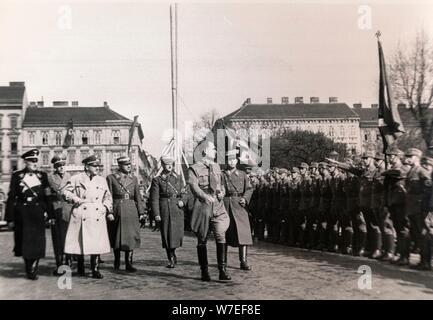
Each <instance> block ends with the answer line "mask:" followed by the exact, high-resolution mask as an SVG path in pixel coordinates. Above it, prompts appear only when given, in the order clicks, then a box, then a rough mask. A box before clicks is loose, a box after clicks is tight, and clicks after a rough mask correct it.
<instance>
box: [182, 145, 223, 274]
mask: <svg viewBox="0 0 433 320" xmlns="http://www.w3.org/2000/svg"><path fill="white" fill-rule="evenodd" d="M197 148H199V149H198V150H199V151H201V154H199V155H198V156H199V159H198V161H197V160H196V161H197V162H196V163H195V164H193V165H192V166H190V167H189V169H188V184H189V185H190V187H191V191H192V192H193V194H194V196H195V200H194V208H193V211H192V214H191V230H192V231H193V232H194V233H195V234H196V236H197V240H198V244H197V255H198V261H199V264H200V269H201V280H202V281H210V280H211V278H210V276H209V271H208V260H207V246H206V244H207V236H208V232H209V230H211V231H212V232H213V234H214V237H215V241H216V247H217V261H218V269H219V279H220V280H223V281H225V280H231V277H230V275H229V274H228V273H227V269H226V266H227V247H226V238H225V234H226V231H227V229H228V227H229V225H230V218H229V215H228V214H227V211H226V209H225V206H224V202H223V199H224V193H225V190H224V185H223V184H222V173H221V169H220V166H219V164H217V163H215V162H214V159H215V156H216V149H215V145H214V143H213V142H212V141H210V140H204V141H203V142H201V143H200V144H199V145H198V146H197ZM196 159H197V158H196Z"/></svg>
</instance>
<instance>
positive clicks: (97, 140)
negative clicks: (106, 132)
mask: <svg viewBox="0 0 433 320" xmlns="http://www.w3.org/2000/svg"><path fill="white" fill-rule="evenodd" d="M94 135H95V144H101V135H102V131H101V130H96V131H95V133H94Z"/></svg>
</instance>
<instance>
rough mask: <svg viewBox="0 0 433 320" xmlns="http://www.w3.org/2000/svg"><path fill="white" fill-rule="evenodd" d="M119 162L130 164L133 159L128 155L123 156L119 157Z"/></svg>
mask: <svg viewBox="0 0 433 320" xmlns="http://www.w3.org/2000/svg"><path fill="white" fill-rule="evenodd" d="M117 163H118V164H119V165H128V164H131V159H130V158H129V157H128V156H121V157H119V158H117Z"/></svg>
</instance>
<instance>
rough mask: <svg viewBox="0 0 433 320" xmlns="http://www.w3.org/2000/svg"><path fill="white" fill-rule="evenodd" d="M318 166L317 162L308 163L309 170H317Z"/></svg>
mask: <svg viewBox="0 0 433 320" xmlns="http://www.w3.org/2000/svg"><path fill="white" fill-rule="evenodd" d="M318 167H319V164H318V163H317V162H311V163H310V168H318Z"/></svg>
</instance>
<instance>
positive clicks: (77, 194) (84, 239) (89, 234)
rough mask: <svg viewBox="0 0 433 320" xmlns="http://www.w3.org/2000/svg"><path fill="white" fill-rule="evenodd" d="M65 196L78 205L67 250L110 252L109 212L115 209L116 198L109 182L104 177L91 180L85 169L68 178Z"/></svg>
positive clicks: (94, 252)
mask: <svg viewBox="0 0 433 320" xmlns="http://www.w3.org/2000/svg"><path fill="white" fill-rule="evenodd" d="M63 195H64V196H65V198H66V200H68V201H71V202H72V203H73V204H74V206H73V208H72V212H71V218H70V222H69V227H68V232H67V234H66V241H65V253H69V254H102V253H107V252H110V242H109V239H108V231H107V222H106V213H107V212H111V211H112V206H113V201H112V198H111V193H110V190H109V189H108V185H107V181H106V180H105V179H104V178H103V177H100V176H94V177H93V178H92V180H90V178H89V176H88V175H87V174H86V173H85V172H83V173H80V174H77V175H75V176H73V177H72V178H71V180H69V181H68V183H67V185H66V187H65V188H64V189H63ZM80 202H82V203H81V204H80Z"/></svg>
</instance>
